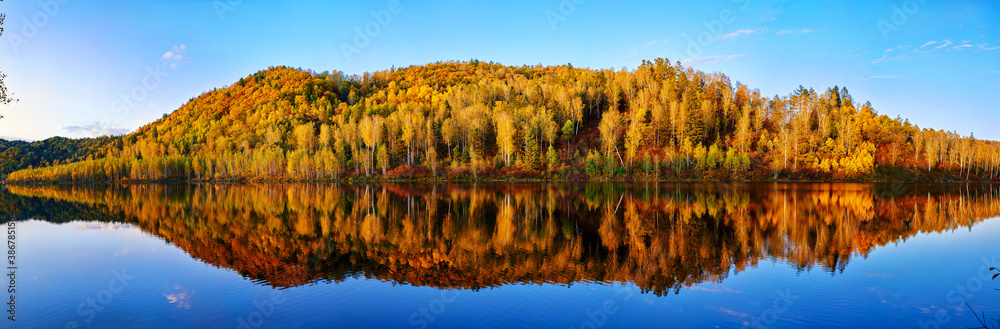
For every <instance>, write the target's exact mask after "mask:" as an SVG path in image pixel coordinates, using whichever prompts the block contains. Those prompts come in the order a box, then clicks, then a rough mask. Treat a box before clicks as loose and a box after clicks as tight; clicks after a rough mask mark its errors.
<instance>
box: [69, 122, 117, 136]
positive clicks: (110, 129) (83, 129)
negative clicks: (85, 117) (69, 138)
mask: <svg viewBox="0 0 1000 329" xmlns="http://www.w3.org/2000/svg"><path fill="white" fill-rule="evenodd" d="M62 129H63V130H64V131H66V132H69V133H74V134H77V133H80V134H84V135H87V136H91V137H97V136H115V135H123V134H126V133H128V132H129V130H128V129H125V128H122V127H120V126H118V125H116V124H113V123H110V122H106V121H95V122H92V123H88V124H84V125H79V126H65V127H63V128H62Z"/></svg>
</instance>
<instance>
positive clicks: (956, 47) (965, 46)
mask: <svg viewBox="0 0 1000 329" xmlns="http://www.w3.org/2000/svg"><path fill="white" fill-rule="evenodd" d="M972 47H974V46H973V45H970V44H967V43H966V44H961V45H958V46H954V47H951V49H949V50H962V49H965V48H972Z"/></svg>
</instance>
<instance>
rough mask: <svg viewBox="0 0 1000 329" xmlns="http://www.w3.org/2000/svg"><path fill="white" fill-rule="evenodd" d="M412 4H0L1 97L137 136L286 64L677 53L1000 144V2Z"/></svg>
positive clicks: (27, 123)
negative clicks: (192, 103) (219, 91)
mask: <svg viewBox="0 0 1000 329" xmlns="http://www.w3.org/2000/svg"><path fill="white" fill-rule="evenodd" d="M396 2H398V3H394V2H393V1H351V2H348V1H322V2H320V1H253V0H243V1H236V0H230V1H226V0H222V1H196V0H175V1H166V0H160V1H157V0H150V1H87V2H85V1H79V0H43V1H36V0H30V1H29V0H24V1H4V2H0V12H5V13H6V20H5V22H4V23H3V27H4V32H3V35H2V36H0V69H2V70H3V72H4V73H6V74H7V75H8V77H7V79H6V83H7V85H8V87H9V89H10V91H11V92H13V93H14V94H15V97H17V98H19V99H20V102H18V103H15V104H12V105H7V106H0V114H2V115H3V116H4V118H3V119H0V137H2V138H16V139H27V140H38V139H44V138H48V137H52V136H66V137H86V136H94V135H97V134H101V133H109V132H112V133H121V132H127V131H131V130H134V129H136V128H138V127H139V126H141V125H143V124H145V123H148V122H150V121H152V120H154V119H156V118H159V117H160V116H162V115H163V113H168V112H170V111H173V110H174V109H176V108H178V107H179V106H180V105H182V104H183V103H184V102H186V101H187V100H188V99H190V98H192V97H195V96H197V95H199V94H200V93H202V92H205V91H208V90H211V89H213V88H217V87H222V86H225V85H228V84H231V83H233V82H235V81H236V80H238V79H239V78H240V77H243V76H246V75H249V74H251V73H253V72H256V71H259V70H262V69H265V68H267V67H268V66H274V65H288V66H293V67H302V68H305V69H313V70H316V71H325V70H341V71H344V72H346V73H348V74H355V73H362V72H366V71H374V70H382V69H387V68H390V67H392V66H396V67H403V66H408V65H413V64H425V63H429V62H435V61H440V60H468V59H471V58H476V59H480V60H484V61H495V62H500V63H503V64H507V65H522V64H528V65H533V64H544V65H556V64H566V63H572V64H573V65H574V66H576V67H590V68H610V67H615V68H622V67H627V68H635V67H636V66H638V65H639V64H640V63H641V61H642V60H643V59H653V58H657V57H666V58H669V59H670V60H671V61H675V60H681V61H682V62H684V63H686V64H688V65H693V66H694V67H695V68H697V69H700V70H705V71H719V72H723V73H725V74H727V75H729V77H730V78H731V79H732V80H733V81H740V82H742V83H744V84H747V85H749V86H751V87H753V88H759V89H760V90H761V93H762V94H764V95H768V96H773V95H775V94H780V95H787V94H788V93H790V92H791V91H792V90H794V89H795V88H797V87H798V86H799V85H803V86H806V87H807V88H809V87H812V88H815V89H817V90H825V89H826V88H828V87H832V86H834V85H837V86H846V87H848V88H849V90H850V92H851V94H852V95H853V96H854V98H855V100H857V101H862V102H863V101H866V100H868V101H871V102H872V104H873V105H874V106H875V108H876V110H878V111H879V112H880V113H883V114H887V115H890V116H892V117H895V116H896V115H901V116H902V117H904V118H909V119H910V120H911V122H913V123H915V124H918V125H920V126H921V127H934V128H937V129H948V130H955V131H957V132H959V133H961V134H963V135H968V134H969V133H970V132H974V133H975V135H976V137H977V138H988V139H994V140H1000V129H997V127H998V126H1000V125H998V123H1000V108H998V106H997V100H998V99H997V87H998V86H1000V2H997V1H934V0H923V1H921V0H907V1H903V0H900V1H773V0H772V1H764V0H759V1H758V0H725V1H684V2H681V1H598V0H541V1H520V0H512V1H502V2H501V1H497V2H481V1H474V2H464V1H463V2H459V1H447V2H445V1H437V2H434V3H431V2H428V1H413V0H396ZM373 12H374V13H376V14H377V13H380V12H381V13H382V14H381V15H375V16H373V15H372V13H373ZM376 16H377V17H376ZM366 29H367V30H368V32H370V33H366V32H364V31H365V30H366ZM357 31H362V33H366V34H371V37H370V38H368V39H369V40H368V42H365V40H364V39H363V38H356V37H357V35H358V34H357V33H358V32H357ZM345 47H347V48H348V49H351V48H350V47H354V48H355V49H356V50H357V51H354V52H349V53H348V54H346V55H345V52H344V50H343V49H344V48H345Z"/></svg>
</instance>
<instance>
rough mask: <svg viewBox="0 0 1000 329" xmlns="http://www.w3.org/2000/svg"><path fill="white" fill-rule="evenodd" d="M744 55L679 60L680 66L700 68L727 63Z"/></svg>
mask: <svg viewBox="0 0 1000 329" xmlns="http://www.w3.org/2000/svg"><path fill="white" fill-rule="evenodd" d="M743 56H746V55H718V56H704V57H692V58H687V59H683V60H681V64H684V65H685V66H702V65H712V64H718V63H723V62H728V61H731V60H734V59H737V58H740V57H743Z"/></svg>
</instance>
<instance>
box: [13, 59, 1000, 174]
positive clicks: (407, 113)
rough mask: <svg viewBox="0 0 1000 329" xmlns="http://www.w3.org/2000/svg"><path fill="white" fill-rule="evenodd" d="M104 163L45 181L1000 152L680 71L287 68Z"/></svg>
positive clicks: (884, 170) (989, 170)
mask: <svg viewBox="0 0 1000 329" xmlns="http://www.w3.org/2000/svg"><path fill="white" fill-rule="evenodd" d="M100 155H102V156H99V157H94V158H93V159H91V160H85V161H80V162H75V163H69V164H60V165H57V166H49V167H44V168H33V169H28V170H22V171H18V172H15V173H13V174H11V175H10V176H9V177H8V180H9V181H12V182H30V181H150V180H166V179H184V180H340V179H345V178H352V179H359V178H360V179H390V178H431V179H435V178H436V179H483V178H486V179H495V178H542V179H686V178H707V179H748V180H783V179H807V180H924V181H953V180H995V179H997V177H998V176H1000V171H998V169H1000V144H998V143H997V142H994V141H984V140H977V139H975V138H974V136H972V135H970V136H968V137H962V136H960V135H959V134H958V133H956V132H951V131H939V130H934V129H930V128H921V127H918V126H916V125H913V124H911V123H910V122H909V121H907V120H904V119H902V118H898V117H897V118H890V117H888V116H886V115H880V114H879V113H878V112H877V111H876V110H875V109H874V108H873V107H872V106H871V104H870V103H867V102H865V103H861V102H858V101H855V100H854V99H853V98H852V97H851V95H850V93H849V92H848V90H847V88H842V87H837V86H835V87H832V88H828V89H827V90H825V91H822V92H820V91H816V90H813V89H806V88H804V87H799V88H798V89H797V90H795V91H793V92H792V93H790V94H788V95H784V96H782V95H775V96H773V97H766V96H762V95H760V92H759V90H756V89H751V88H750V87H748V86H746V85H744V84H741V83H739V82H736V83H732V82H731V81H730V79H729V77H727V76H726V75H724V74H721V73H705V72H702V71H696V70H694V69H692V68H690V67H683V66H682V65H681V64H680V63H679V62H678V63H675V64H671V63H670V62H669V61H668V60H666V59H656V60H653V61H644V62H643V64H642V65H641V66H639V67H638V68H636V69H634V70H627V69H621V70H615V69H600V70H593V69H582V68H575V67H573V66H571V65H562V66H541V65H537V66H520V67H515V66H503V65H500V64H497V63H485V62H481V61H477V60H472V61H468V62H438V63H432V64H427V65H420V66H411V67H407V68H401V69H396V68H393V69H390V70H386V71H379V72H374V73H365V74H363V75H352V76H347V75H345V74H343V73H342V72H332V73H331V72H322V73H317V72H313V71H306V70H301V69H294V68H289V67H272V68H269V69H267V70H264V71H261V72H258V73H255V74H252V75H250V76H247V77H245V78H242V79H240V80H239V81H238V82H237V83H235V84H233V85H231V86H227V87H224V88H221V89H216V90H212V91H210V92H207V93H205V94H202V95H201V96H199V97H196V98H193V99H192V100H191V101H189V102H188V103H187V104H185V105H183V106H182V107H181V108H179V109H178V110H176V111H174V112H173V113H171V114H170V115H165V116H164V118H162V119H160V120H157V121H155V122H153V123H150V124H148V125H146V126H144V127H142V128H140V129H139V130H138V131H136V132H134V133H131V134H128V135H124V136H114V137H109V138H108V139H107V142H106V143H104V144H103V145H102V147H101V149H100Z"/></svg>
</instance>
